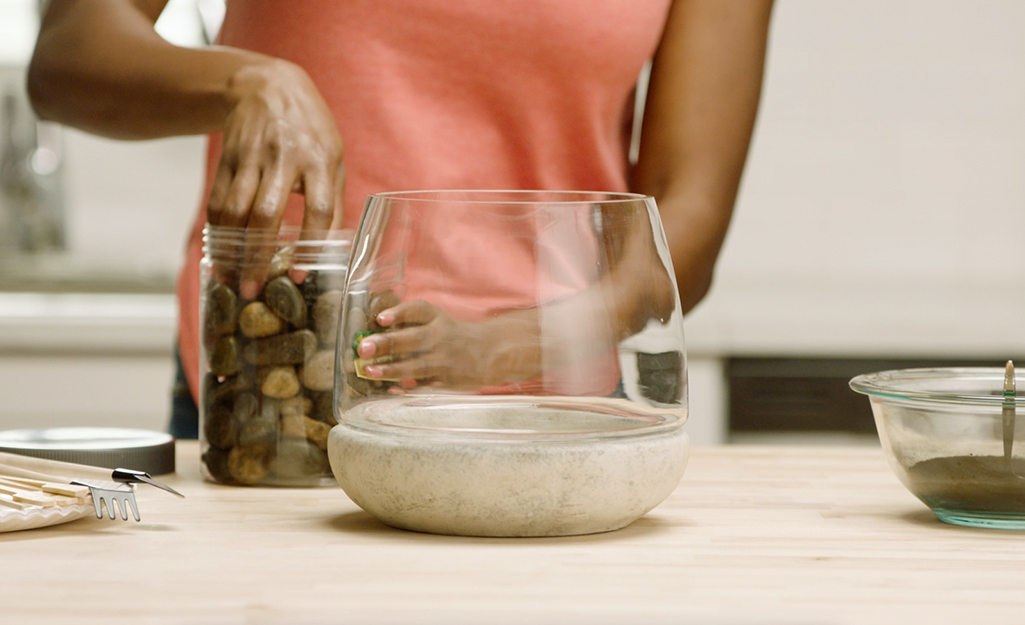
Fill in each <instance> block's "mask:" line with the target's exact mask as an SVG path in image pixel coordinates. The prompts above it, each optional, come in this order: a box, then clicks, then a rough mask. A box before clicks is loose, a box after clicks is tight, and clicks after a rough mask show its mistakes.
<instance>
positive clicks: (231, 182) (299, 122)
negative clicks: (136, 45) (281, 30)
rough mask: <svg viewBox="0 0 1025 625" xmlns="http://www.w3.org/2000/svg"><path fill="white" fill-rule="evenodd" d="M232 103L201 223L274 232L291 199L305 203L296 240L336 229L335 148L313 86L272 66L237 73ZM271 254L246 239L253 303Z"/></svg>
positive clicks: (337, 141) (331, 124)
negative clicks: (297, 197)
mask: <svg viewBox="0 0 1025 625" xmlns="http://www.w3.org/2000/svg"><path fill="white" fill-rule="evenodd" d="M229 93H230V94H231V97H232V99H233V100H234V106H233V107H232V108H231V111H230V113H229V114H228V116H227V118H226V120H225V125H224V145H223V149H222V152H221V160H220V163H219V164H218V168H217V173H216V175H215V177H214V182H213V188H212V190H211V193H210V202H209V205H208V207H207V218H208V220H209V222H210V223H211V224H212V225H215V226H232V227H242V228H248V229H269V230H271V231H277V230H278V228H279V227H280V226H281V219H282V216H283V214H284V211H285V206H286V204H287V202H288V197H289V195H290V194H291V193H293V192H294V193H302V194H303V195H304V196H305V211H304V214H303V223H302V229H303V235H302V236H303V238H310V237H311V235H310V232H311V231H315V230H326V229H328V228H331V227H340V226H341V215H342V188H343V185H344V173H343V168H342V163H343V149H342V140H341V137H340V136H339V134H338V129H337V128H336V126H335V121H334V118H333V116H332V114H331V111H330V110H329V109H328V107H327V105H326V104H325V102H324V100H323V98H322V97H321V96H320V93H319V92H318V91H317V88H316V86H315V85H314V84H313V81H312V80H310V78H309V76H307V74H306V72H305V71H303V70H302V69H301V68H300V67H298V66H297V65H294V64H292V63H289V62H287V61H281V60H277V59H267V60H266V61H264V62H260V63H256V64H251V65H246V66H243V67H241V68H240V69H238V71H237V72H235V74H234V75H233V76H232V78H231V80H230V83H229ZM270 254H271V249H270V247H269V246H266V245H263V246H261V245H255V244H253V241H252V238H251V237H247V245H246V258H245V261H244V266H245V267H246V269H244V270H243V274H242V275H241V276H240V280H239V290H240V294H241V295H242V297H244V298H247V299H253V298H255V297H256V296H257V294H258V293H259V290H260V288H261V287H262V284H263V281H264V279H265V278H266V274H267V267H268V265H269V262H270Z"/></svg>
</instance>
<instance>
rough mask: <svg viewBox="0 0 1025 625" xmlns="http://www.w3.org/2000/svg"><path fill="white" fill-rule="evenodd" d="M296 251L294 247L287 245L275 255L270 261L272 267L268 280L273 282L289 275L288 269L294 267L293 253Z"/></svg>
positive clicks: (269, 270)
mask: <svg viewBox="0 0 1025 625" xmlns="http://www.w3.org/2000/svg"><path fill="white" fill-rule="evenodd" d="M294 251H295V247H294V246H292V245H287V246H285V247H283V248H281V249H280V250H278V251H277V252H275V253H274V256H273V257H271V259H270V267H269V269H268V273H267V279H268V280H273V279H274V278H278V277H280V276H283V275H285V274H286V273H288V268H289V267H291V266H292V253H293V252H294Z"/></svg>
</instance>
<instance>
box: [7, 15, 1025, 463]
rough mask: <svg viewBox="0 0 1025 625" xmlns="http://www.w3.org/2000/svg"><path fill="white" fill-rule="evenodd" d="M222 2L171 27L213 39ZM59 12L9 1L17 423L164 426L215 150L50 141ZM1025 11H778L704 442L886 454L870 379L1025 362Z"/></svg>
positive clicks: (11, 357)
mask: <svg viewBox="0 0 1025 625" xmlns="http://www.w3.org/2000/svg"><path fill="white" fill-rule="evenodd" d="M222 12H223V5H221V4H220V0H171V2H170V4H169V6H168V9H167V10H166V11H165V13H164V15H163V16H162V17H161V20H160V22H159V23H158V25H157V26H158V31H159V32H160V34H161V35H162V36H164V37H165V38H167V39H169V40H170V41H172V42H174V43H178V44H181V45H194V46H198V45H205V43H206V42H207V41H208V40H209V39H210V38H211V37H212V35H213V34H214V33H215V32H216V29H217V25H218V20H219V13H220V14H223V13H222ZM37 28H38V0H0V97H2V99H3V100H2V107H0V113H2V116H0V429H12V428H23V427H53V426H66V425H100V426H124V427H138V428H150V429H158V430H160V429H164V428H165V425H166V421H167V416H168V392H169V388H170V384H171V381H172V360H171V354H172V351H171V350H172V345H173V342H174V327H175V316H176V311H175V301H174V296H173V289H174V278H175V274H176V272H177V270H178V263H179V259H180V256H181V251H182V247H183V244H184V240H185V233H186V229H187V227H188V225H189V223H190V220H191V218H192V216H193V213H194V211H195V210H196V207H197V205H198V203H199V202H200V201H201V197H200V188H201V165H202V158H203V150H204V142H205V139H204V138H202V137H188V138H179V139H167V140H159V141H146V142H133V143H124V142H116V141H110V140H105V139H100V138H97V137H92V136H89V135H86V134H83V133H80V132H77V131H75V130H71V129H66V128H61V127H57V126H54V125H51V124H41V123H38V122H37V120H36V119H35V118H34V116H33V115H32V112H31V108H30V107H29V105H28V103H27V100H26V98H25V90H24V76H25V65H26V63H27V61H28V58H29V56H30V54H31V50H32V46H33V43H34V39H35V34H36V29H37ZM1022 171H1025V3H1023V2H1020V1H1019V0H986V1H985V2H977V1H975V0H858V1H857V2H841V1H839V0H777V4H776V9H775V14H774V17H773V24H772V30H771V36H770V46H769V55H768V61H767V73H766V80H765V88H764V92H763V98H762V108H761V112H760V115H759V120H758V125H757V127H756V131H755V137H754V143H753V146H752V150H751V153H750V157H749V161H748V167H747V170H746V172H745V176H744V181H743V184H742V188H741V193H740V197H739V201H738V204H737V209H736V213H735V217H734V221H733V225H732V227H731V230H730V233H729V236H728V238H727V242H726V247H725V249H724V252H723V255H722V257H721V260H720V263H719V270H718V275H717V280H716V283H715V285H714V287H713V290H712V293H711V294H710V295H709V297H708V298H707V299H706V300H705V301H704V302H703V303H702V304H701V305H700V306H699V307H698V308H697V309H696V310H695V311H694V312H692V313H691V314H690V315H689V316H688V317H687V319H686V332H687V348H688V357H689V363H688V366H689V374H690V403H691V416H690V422H689V425H688V427H689V430H690V432H691V436H692V438H693V441H694V443H695V444H713V443H722V442H740V443H767V444H768V443H786V444H794V443H803V442H831V443H838V444H875V428H874V425H873V423H872V418H871V413H870V411H869V408H868V401H867V400H866V399H865V398H863V397H861V396H858V395H855V394H854V393H853V392H852V391H850V390H849V389H848V388H847V381H848V380H849V379H850V378H851V377H852V376H853V375H856V374H858V373H863V372H867V371H874V370H879V369H884V368H898V367H906V366H920V365H923V366H924V365H929V364H942V365H953V364H983V365H993V366H1002V364H1003V363H1004V362H1005V361H1006V360H1007V359H1010V358H1018V359H1020V360H1021V361H1022V362H1023V363H1025V269H1023V268H1025V241H1023V236H1025V206H1023V198H1025V176H1023V175H1022V174H1021V172H1022Z"/></svg>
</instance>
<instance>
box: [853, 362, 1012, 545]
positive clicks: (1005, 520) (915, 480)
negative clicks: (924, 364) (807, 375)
mask: <svg viewBox="0 0 1025 625" xmlns="http://www.w3.org/2000/svg"><path fill="white" fill-rule="evenodd" d="M1004 374H1005V370H1004V369H1003V368H996V367H994V368H988V367H978V368H937V369H903V370H895V371H882V372H877V373H869V374H865V375H860V376H857V377H855V378H854V379H853V380H851V382H850V385H851V388H852V389H854V390H855V391H857V392H859V393H862V394H864V395H867V396H868V397H869V400H870V401H871V404H872V413H873V415H874V417H875V423H876V428H877V429H878V431H879V439H880V442H881V443H882V447H883V450H884V451H885V453H886V457H887V460H888V461H889V464H890V467H891V468H892V469H893V471H894V473H896V475H897V477H898V478H899V479H900V481H901V482H902V483H903V484H904V486H905V487H907V489H908V490H909V491H911V493H912V494H914V495H915V496H916V497H918V498H919V499H921V500H922V501H923V502H924V503H925V504H926V505H927V506H929V508H930V509H931V510H932V511H933V512H934V513H935V514H936V516H937V517H938V518H939V519H940V520H942V521H945V522H947V523H953V524H956V525H968V526H973V527H991V528H1004V529H1025V423H1023V422H1025V416H1022V417H1017V416H1016V413H1019V412H1022V408H1023V407H1025V396H1022V395H1017V396H1015V395H1008V396H1005V394H1004ZM1015 383H1016V384H1015V386H1016V387H1018V386H1020V385H1021V383H1022V378H1021V376H1016V380H1015Z"/></svg>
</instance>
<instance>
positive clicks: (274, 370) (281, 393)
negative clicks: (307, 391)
mask: <svg viewBox="0 0 1025 625" xmlns="http://www.w3.org/2000/svg"><path fill="white" fill-rule="evenodd" d="M262 377H263V382H261V383H260V391H261V392H262V393H263V394H264V396H266V397H274V398H277V399H284V398H286V397H292V396H294V395H295V394H296V393H298V392H299V376H298V375H297V374H296V372H295V368H294V367H288V366H284V367H280V366H279V367H270V368H269V369H267V371H266V372H265V373H264V375H263V376H262Z"/></svg>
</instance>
